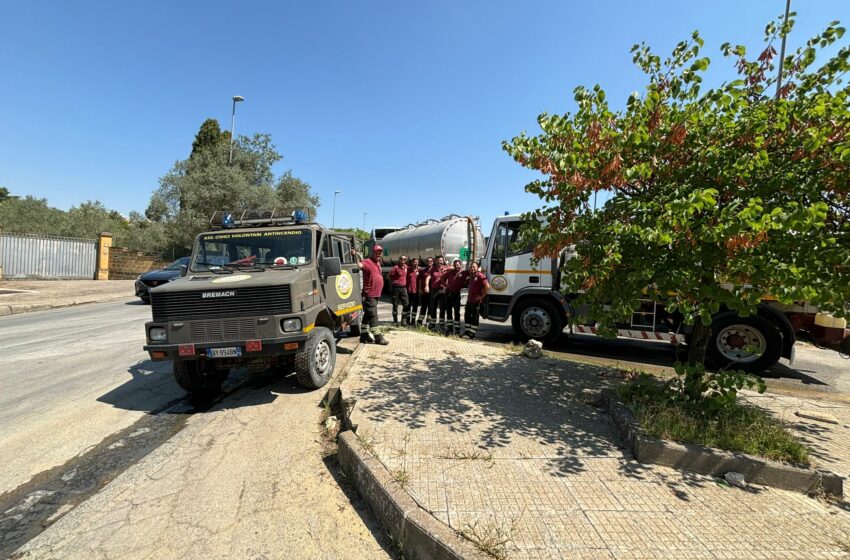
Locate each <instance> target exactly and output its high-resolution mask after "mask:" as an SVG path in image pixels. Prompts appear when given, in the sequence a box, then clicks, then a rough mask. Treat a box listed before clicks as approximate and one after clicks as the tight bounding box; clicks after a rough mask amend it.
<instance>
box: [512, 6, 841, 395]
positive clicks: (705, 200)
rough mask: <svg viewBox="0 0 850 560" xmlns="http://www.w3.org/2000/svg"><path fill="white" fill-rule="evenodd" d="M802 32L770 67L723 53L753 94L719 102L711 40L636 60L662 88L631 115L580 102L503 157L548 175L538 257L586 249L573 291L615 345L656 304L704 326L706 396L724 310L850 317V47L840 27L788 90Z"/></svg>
mask: <svg viewBox="0 0 850 560" xmlns="http://www.w3.org/2000/svg"><path fill="white" fill-rule="evenodd" d="M792 16H793V14H792ZM792 26H793V19H789V20H788V21H786V22H782V21H781V20H777V21H776V22H773V23H770V24H768V25H767V27H766V29H765V42H766V46H765V48H764V49H763V50H761V52H759V53H758V55H757V56H756V57H754V58H752V57H750V56H748V54H747V50H746V48H745V47H744V46H742V45H734V46H733V45H730V44H728V43H726V44H724V45H722V46H721V47H720V51H721V53H722V55H723V56H724V57H726V58H727V59H731V62H732V63H733V64H734V67H735V69H736V71H737V79H734V80H730V81H726V82H724V83H722V84H721V85H719V86H717V87H714V88H711V89H705V88H703V87H702V79H703V76H704V75H705V73H706V72H707V71H708V69H709V66H710V60H709V58H708V57H706V56H703V40H702V38H701V37H700V35H699V33H698V32H694V33H693V35H692V36H691V38H690V39H689V40H687V41H683V42H680V43H679V44H678V45H677V46H676V48H675V49H674V50H673V52H672V54H671V55H670V56H669V57H667V58H665V59H664V60H662V58H661V57H659V56H658V55H656V54H654V53H653V52H652V50H651V49H650V48H649V47H648V46H646V45H645V44H641V45H635V46H634V47H633V49H632V53H633V56H634V62H635V63H636V64H637V66H638V67H639V68H640V69H641V70H642V71H643V72H644V73H645V75H646V86H645V87H644V88H643V90H642V91H641V92H635V93H633V94H631V95H630V96H629V97H628V99H627V100H626V103H625V107H621V108H613V107H611V106H610V105H609V102H608V100H607V98H606V95H605V92H604V91H603V90H602V88H600V87H599V86H598V85H597V86H595V87H593V88H585V87H577V88H576V89H575V91H574V93H575V102H576V106H577V108H576V110H575V111H574V112H569V113H565V114H546V113H544V114H541V115H540V116H539V117H538V123H539V126H540V128H541V132H540V133H539V134H537V135H535V136H530V135H527V134H526V133H522V134H521V135H519V136H517V137H515V138H513V139H512V140H511V141H510V142H504V143H503V148H504V149H505V150H506V151H507V152H508V153H509V154H510V155H511V156H512V157H513V158H514V159H515V160H516V161H517V162H518V163H519V164H521V165H522V166H524V167H527V168H529V169H532V170H536V171H538V172H540V173H541V174H542V177H541V178H540V179H538V180H535V181H533V182H531V183H530V184H528V185H527V186H526V191H528V192H530V193H534V194H536V195H538V196H539V197H540V198H541V199H542V200H543V206H542V207H541V208H540V209H538V210H536V211H535V212H534V213H533V214H534V215H535V216H536V217H537V218H538V219H536V220H528V222H529V223H530V224H531V225H530V226H529V230H528V231H527V232H526V236H527V237H526V238H527V239H530V240H532V241H534V243H535V247H536V248H535V255H536V256H537V257H542V256H553V255H557V254H559V253H560V252H561V251H562V250H563V249H565V248H567V247H575V249H576V252H577V257H576V258H573V259H571V260H568V261H567V262H566V264H565V265H564V268H565V270H564V274H563V278H564V282H565V283H566V286H565V288H566V289H568V290H570V291H571V292H575V293H581V294H582V295H581V300H582V301H584V302H588V303H590V304H592V305H591V311H590V314H591V315H592V318H593V319H595V320H597V321H599V323H600V324H601V325H603V327H607V329H604V330H607V332H608V333H611V332H612V331H611V328H612V327H613V326H614V324H615V323H617V322H621V321H623V320H626V319H627V318H628V317H629V316H630V315H631V313H632V312H633V311H634V310H635V309H636V308H637V307H638V305H639V300H640V299H641V298H647V297H650V298H655V299H657V300H658V301H661V302H664V304H665V305H666V309H667V310H668V311H670V312H673V313H681V314H682V315H683V316H684V319H685V321H686V323H687V324H690V325H692V329H693V330H692V334H691V337H690V342H689V345H688V346H689V349H688V357H687V361H688V364H687V366H684V365H681V366H680V371H681V370H683V369H687V372H688V374H687V376H686V385H687V388H686V392H687V391H690V394H691V396H697V394H698V393H699V392H700V391H701V390H703V389H705V385H704V382H703V381H702V379H703V369H702V364H703V363H704V360H705V355H706V348H707V343H708V340H709V337H710V324H711V320H712V316H713V315H714V314H716V313H717V312H718V311H719V310H721V309H728V310H732V311H735V312H737V313H738V314H739V315H741V316H747V315H749V314H753V313H755V312H756V308H757V305H758V303H759V302H760V301H761V300H762V298H763V297H764V296H765V295H766V294H770V295H772V296H773V297H775V298H777V299H778V300H779V301H780V302H787V303H791V302H794V301H801V300H806V301H808V302H811V303H813V304H816V305H818V306H821V307H822V308H823V309H826V310H829V311H832V312H834V313H836V314H844V313H846V312H845V310H844V303H845V302H846V301H848V300H850V250H848V248H850V220H848V218H850V200H849V199H850V194H849V193H850V168H849V167H848V164H850V109H848V94H850V89H848V86H847V85H846V84H845V83H844V82H843V78H844V75H845V73H846V72H847V71H848V69H850V64H849V63H848V57H850V47H848V46H847V45H846V44H843V45H842V44H840V41H841V38H842V36H843V35H844V29H843V28H842V27H839V26H838V22H832V23H831V24H829V25H828V26H827V27H826V29H825V30H824V31H823V32H822V33H820V34H819V35H817V36H816V37H813V38H811V39H810V40H809V41H808V42H807V43H805V45H803V46H800V48H798V49H796V51H794V52H792V53H791V54H790V55H788V56H787V57H785V59H784V60H783V61H782V62H783V64H782V67H783V70H782V76H781V86H780V87H779V88H777V79H778V76H777V74H778V73H777V69H776V68H775V66H776V65H777V63H778V57H777V55H776V48H775V45H776V43H777V41H779V40H780V39H781V38H782V37H783V36H785V35H787V34H788V33H789V32H790V30H791V28H792ZM819 55H820V57H821V58H825V60H823V62H822V63H821V64H815V62H816V60H818V58H819ZM597 193H599V196H600V198H601V199H602V200H604V201H605V202H604V204H603V205H602V206H601V208H599V209H595V208H593V207H592V200H593V199H594V197H595V196H597ZM737 385H738V387H740V382H737ZM733 392H734V388H733Z"/></svg>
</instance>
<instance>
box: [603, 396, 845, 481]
mask: <svg viewBox="0 0 850 560" xmlns="http://www.w3.org/2000/svg"><path fill="white" fill-rule="evenodd" d="M602 403H603V405H604V406H605V408H606V410H607V411H608V415H609V416H610V417H611V420H612V421H613V422H614V425H615V426H616V427H617V431H618V432H619V433H620V436H621V437H622V438H623V440H624V441H625V442H626V443H627V444H628V446H629V447H630V448H631V450H632V453H634V456H635V459H637V460H638V461H640V462H641V463H654V464H656V465H664V466H667V467H673V468H675V469H680V470H687V471H693V472H697V473H700V474H708V475H712V476H717V477H722V476H723V475H724V474H726V473H727V472H730V471H731V472H738V473H741V474H743V475H744V477H745V478H746V480H747V482H749V483H755V484H763V485H766V486H773V487H775V488H781V489H783V490H791V491H793V492H801V493H803V494H811V493H818V492H820V491H823V492H826V493H828V494H834V495H836V496H839V497H843V496H844V478H843V477H840V476H838V475H836V474H833V473H831V472H829V471H825V470H814V469H801V468H797V467H792V466H789V465H784V464H782V463H777V462H775V461H770V460H768V459H761V458H759V457H753V456H752V455H746V454H744V453H731V452H728V451H721V450H719V449H714V448H710V447H703V446H701V445H696V444H691V443H677V442H672V441H667V440H661V439H657V438H654V437H651V436H648V435H646V433H645V432H644V431H643V428H641V427H640V424H639V423H638V421H637V419H635V417H634V415H633V414H632V411H631V410H629V409H628V408H627V407H626V406H625V405H624V404H623V403H622V402H621V401H620V400H619V398H618V397H617V395H616V394H614V393H613V392H611V391H603V393H602Z"/></svg>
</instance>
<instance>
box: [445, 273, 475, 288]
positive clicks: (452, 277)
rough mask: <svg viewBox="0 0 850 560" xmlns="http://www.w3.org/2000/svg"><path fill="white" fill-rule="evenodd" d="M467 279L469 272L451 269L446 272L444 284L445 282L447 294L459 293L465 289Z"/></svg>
mask: <svg viewBox="0 0 850 560" xmlns="http://www.w3.org/2000/svg"><path fill="white" fill-rule="evenodd" d="M468 277H469V272H467V271H466V270H458V271H455V269H454V268H453V269H451V270H450V271H448V272H446V275H445V277H444V278H445V282H446V291H449V292H459V291H461V290H462V289H463V288H464V287H466V279H467V278H468Z"/></svg>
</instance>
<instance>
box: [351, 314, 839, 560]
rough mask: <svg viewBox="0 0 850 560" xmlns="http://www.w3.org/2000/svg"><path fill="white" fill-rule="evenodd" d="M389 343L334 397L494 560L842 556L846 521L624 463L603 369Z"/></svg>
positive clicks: (433, 508)
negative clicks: (602, 397) (604, 397)
mask: <svg viewBox="0 0 850 560" xmlns="http://www.w3.org/2000/svg"><path fill="white" fill-rule="evenodd" d="M388 338H389V340H390V345H389V346H387V347H378V346H366V347H365V348H364V350H363V351H362V353H361V355H360V357H359V358H358V360H357V362H356V363H355V364H354V365H353V367H352V369H351V372H350V374H349V376H348V378H347V379H346V380H345V381H344V382H343V385H342V389H341V390H342V394H343V398H344V399H345V400H346V401H348V402H351V401H352V400H354V401H355V405H354V408H353V411H352V414H351V421H352V423H353V424H354V425H355V426H356V427H357V438H356V440H357V441H358V442H360V443H361V444H362V445H363V447H365V448H366V449H367V450H368V451H370V452H372V453H373V454H374V455H375V456H376V457H377V458H378V459H379V461H380V462H381V463H382V464H383V465H384V466H385V467H386V469H387V470H388V471H389V472H390V474H391V478H392V479H393V480H395V482H397V483H398V484H400V485H401V486H402V487H403V488H404V489H405V490H406V491H407V492H408V493H409V494H410V496H411V497H412V498H413V499H414V500H415V501H416V502H417V503H418V504H419V506H421V507H422V508H424V509H425V510H427V511H428V512H430V513H431V515H433V517H435V518H436V519H438V520H439V521H441V522H442V523H444V524H445V525H447V526H448V527H450V528H451V529H452V530H454V531H456V532H458V533H461V534H463V535H464V536H465V537H466V538H467V539H469V540H471V541H473V542H474V543H477V545H478V548H479V549H481V550H484V551H486V552H487V553H488V554H490V555H491V556H494V557H497V558H771V559H774V558H800V559H804V558H806V559H809V558H848V557H850V552H848V550H850V511H848V510H847V509H841V507H839V506H835V505H830V504H828V503H825V502H822V501H818V500H815V499H812V498H807V497H805V496H803V495H801V494H796V493H792V492H787V491H782V490H777V489H772V488H767V487H759V486H750V488H749V489H748V490H740V489H736V488H732V487H729V486H727V485H725V484H724V485H721V484H718V483H717V482H716V481H715V480H714V479H712V478H710V477H705V476H701V475H695V474H689V473H684V472H679V471H676V470H673V469H669V468H664V467H658V466H651V465H642V464H640V463H637V462H636V461H634V460H633V459H632V458H631V456H630V453H629V452H628V451H626V450H625V449H624V447H623V446H622V442H621V441H620V439H619V438H618V436H617V435H616V433H615V431H614V429H613V426H612V425H611V423H610V421H609V419H608V417H607V415H606V414H605V413H604V412H603V411H602V410H601V409H599V408H596V407H595V406H593V404H592V403H594V402H595V397H596V395H597V394H598V392H599V390H601V389H603V388H605V387H609V386H612V385H614V382H615V381H614V380H613V379H612V380H609V379H608V377H607V376H608V372H609V371H610V370H608V369H605V368H601V367H597V366H592V365H587V364H581V363H576V362H568V361H564V360H556V359H552V358H547V357H545V356H544V357H543V358H541V359H539V360H529V359H527V358H524V357H519V356H513V355H509V354H508V353H506V352H505V351H503V350H500V349H498V348H494V347H492V346H487V345H483V344H480V343H472V342H465V341H462V340H458V339H445V338H441V337H433V336H428V335H424V334H419V333H412V332H404V331H394V332H390V333H389V334H388ZM772 404H773V405H775V406H780V405H788V406H793V405H796V404H799V403H788V402H784V401H777V402H774V403H772ZM807 406H808V405H807ZM833 412H834V411H833ZM830 427H833V426H830ZM840 427H841V428H842V430H845V427H844V426H840ZM821 428H822V426H821ZM821 428H819V430H820V431H819V432H818V437H819V438H821V443H822V444H823V445H821V447H820V448H819V449H818V450H816V451H815V452H814V453H813V454H814V455H815V456H816V457H818V458H820V457H821V456H822V455H824V456H826V455H828V454H829V453H834V452H835V451H837V450H839V449H841V452H842V453H843V454H844V455H845V457H843V458H833V460H834V461H835V462H836V464H838V465H846V464H847V461H848V457H846V455H850V451H848V447H847V446H845V447H844V448H843V449H842V448H840V447H839V446H838V445H839V444H838V443H837V442H831V443H830V442H829V441H827V440H830V438H831V437H832V436H831V435H830V434H831V433H833V432H828V431H827V430H822V429H821ZM845 431H846V430H845ZM844 433H845V432H841V434H844ZM840 437H842V438H843V437H844V435H841V436H840ZM833 443H835V445H833ZM825 462H829V461H825ZM841 474H847V473H846V472H843V473H841ZM844 505H845V506H846V504H844Z"/></svg>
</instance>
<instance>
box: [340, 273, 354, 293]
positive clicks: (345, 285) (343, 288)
mask: <svg viewBox="0 0 850 560" xmlns="http://www.w3.org/2000/svg"><path fill="white" fill-rule="evenodd" d="M352 291H354V280H352V279H351V273H350V272H348V271H347V270H343V271H342V272H340V273H339V276H337V277H336V295H338V296H339V297H340V299H348V298H349V296H351V292H352Z"/></svg>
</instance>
